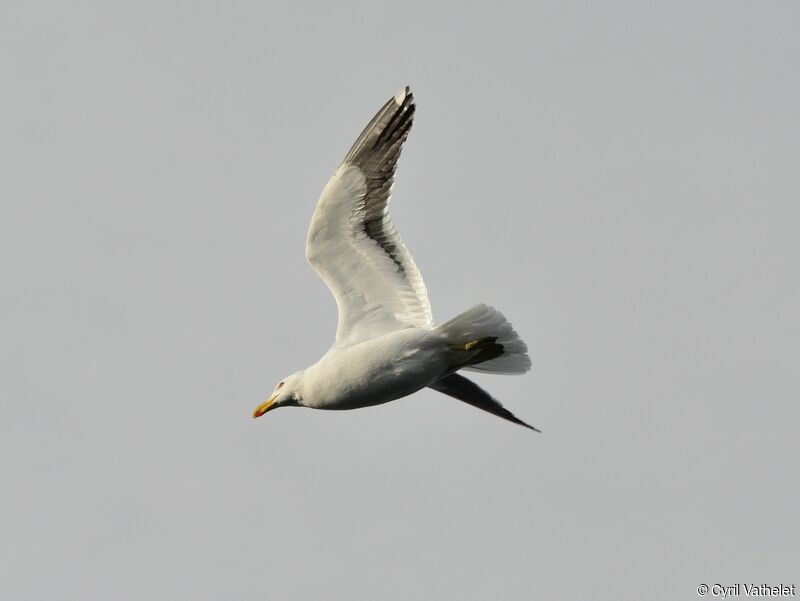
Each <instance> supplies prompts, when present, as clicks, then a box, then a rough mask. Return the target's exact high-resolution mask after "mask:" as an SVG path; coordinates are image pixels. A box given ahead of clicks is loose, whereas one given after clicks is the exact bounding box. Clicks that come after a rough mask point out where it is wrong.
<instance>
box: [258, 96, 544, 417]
mask: <svg viewBox="0 0 800 601" xmlns="http://www.w3.org/2000/svg"><path fill="white" fill-rule="evenodd" d="M415 110H416V106H415V104H414V95H413V94H412V93H411V89H410V88H409V87H408V86H406V87H405V88H404V89H403V90H401V91H400V92H398V93H397V94H396V95H395V96H394V97H392V98H390V99H389V101H388V102H386V104H384V106H383V108H381V109H380V110H379V111H378V113H377V114H376V115H375V116H374V117H373V118H372V121H370V122H369V124H368V125H367V127H366V128H365V129H364V131H363V132H361V135H360V136H359V137H358V139H357V140H356V142H355V144H353V147H352V148H351V149H350V151H349V152H348V153H347V156H345V158H344V161H342V164H341V165H340V166H339V168H338V169H337V170H336V171H335V172H334V174H333V176H332V177H331V179H330V180H329V181H328V183H327V185H326V186H325V188H324V189H323V190H322V194H321V195H320V198H319V201H318V203H317V208H316V210H315V211H314V215H313V217H312V218H311V225H310V226H309V229H308V238H307V241H306V258H307V259H308V262H309V263H310V264H311V266H312V267H313V268H314V270H315V271H316V272H317V273H318V274H319V276H320V277H321V278H322V280H323V281H324V282H325V284H326V285H327V286H328V288H329V289H330V291H331V292H332V293H333V296H334V297H335V299H336V304H337V306H338V309H339V323H338V326H337V329H336V340H335V342H334V343H333V345H332V346H331V348H330V349H329V350H328V352H327V353H325V355H324V356H323V357H322V359H320V360H319V361H317V362H316V363H315V364H314V365H312V366H310V367H307V368H306V369H303V370H300V371H298V372H296V373H293V374H292V375H290V376H288V377H287V378H284V379H283V380H281V381H280V382H279V383H278V385H277V386H276V387H275V389H274V390H273V393H272V395H271V396H270V398H269V399H268V400H266V401H265V402H263V403H261V404H260V405H259V406H258V407H257V408H256V410H255V411H254V413H253V417H261V416H262V415H264V414H265V413H267V412H268V411H272V410H273V409H276V408H278V407H287V406H288V407H310V408H312V409H331V410H333V409H357V408H361V407H368V406H372V405H379V404H381V403H387V402H389V401H393V400H396V399H399V398H402V397H405V396H408V395H410V394H413V393H415V392H417V391H418V390H422V389H423V388H426V387H427V388H432V389H434V390H438V391H439V392H442V393H444V394H446V395H449V396H451V397H454V398H456V399H458V400H460V401H464V402H465V403H468V404H470V405H473V406H474V407H478V408H480V409H483V410H484V411H488V412H489V413H492V414H494V415H496V416H498V417H501V418H503V419H506V420H508V421H511V422H514V423H516V424H520V425H522V426H525V427H527V428H530V429H531V430H536V431H537V432H538V431H539V430H538V429H537V428H534V427H533V426H531V425H530V424H527V423H525V422H524V421H522V420H521V419H519V418H517V417H515V416H514V415H513V414H512V413H511V412H510V411H509V410H508V409H506V408H504V407H503V405H502V404H501V403H500V402H499V401H497V400H496V399H495V398H493V397H492V396H491V395H490V394H489V393H488V392H486V391H485V390H483V389H482V388H481V387H479V386H478V385H477V384H475V383H474V382H472V381H470V380H468V379H467V378H465V377H464V376H462V375H461V374H459V373H456V372H459V371H461V370H469V371H476V372H484V373H494V374H522V373H525V372H527V371H528V370H529V369H530V367H531V361H530V358H529V357H528V349H527V346H526V345H525V343H524V342H523V341H522V340H521V339H520V337H519V336H518V335H517V333H516V332H515V331H514V328H513V327H512V326H511V324H510V323H509V322H508V320H507V319H506V318H505V317H504V316H503V314H502V313H500V312H499V311H498V310H496V309H494V308H493V307H490V306H488V305H486V304H479V305H475V306H474V307H472V308H471V309H468V310H467V311H464V312H463V313H461V314H460V315H457V316H456V317H454V318H453V319H451V320H449V321H446V322H444V323H442V324H440V325H435V324H434V321H433V315H432V313H431V306H430V303H429V302H428V292H427V290H426V288H425V283H424V282H423V281H422V276H421V275H420V272H419V269H417V266H416V264H415V263H414V260H413V259H412V258H411V254H410V253H409V252H408V249H407V248H406V246H405V245H404V244H403V242H402V240H401V239H400V236H399V235H398V233H397V230H395V228H394V226H393V225H392V221H391V219H390V218H389V212H388V207H389V199H390V198H391V194H392V187H393V185H394V175H395V170H396V168H397V161H398V159H399V158H400V151H401V150H402V148H403V143H404V142H405V141H406V138H407V137H408V133H409V131H410V130H411V124H412V121H413V117H414V111H415Z"/></svg>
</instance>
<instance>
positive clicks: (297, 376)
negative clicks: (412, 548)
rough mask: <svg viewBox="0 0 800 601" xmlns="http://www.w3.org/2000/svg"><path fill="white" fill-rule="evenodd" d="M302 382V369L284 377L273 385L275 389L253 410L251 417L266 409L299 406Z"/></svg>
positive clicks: (263, 412) (258, 415) (301, 398)
mask: <svg viewBox="0 0 800 601" xmlns="http://www.w3.org/2000/svg"><path fill="white" fill-rule="evenodd" d="M302 383H303V372H302V371H298V372H295V373H293V374H292V375H291V376H289V377H288V378H284V379H283V380H281V381H280V382H278V385H277V386H275V390H273V391H272V395H271V396H270V397H269V398H268V399H267V400H266V401H264V402H263V403H261V404H260V405H259V406H258V407H256V410H255V411H253V417H254V418H255V417H261V416H262V415H264V414H265V413H266V412H267V411H272V410H273V409H276V408H277V407H299V406H300V403H301V401H302V400H303V397H302V396H301V395H300V387H301V385H302Z"/></svg>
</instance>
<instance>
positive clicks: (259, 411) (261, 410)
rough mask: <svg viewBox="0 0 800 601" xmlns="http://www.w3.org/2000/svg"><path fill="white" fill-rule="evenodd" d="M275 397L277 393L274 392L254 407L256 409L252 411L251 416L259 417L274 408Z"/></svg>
mask: <svg viewBox="0 0 800 601" xmlns="http://www.w3.org/2000/svg"><path fill="white" fill-rule="evenodd" d="M277 397H278V395H277V394H276V395H274V396H272V397H271V398H269V399H268V400H266V401H264V402H263V403H261V404H260V405H259V406H258V407H256V410H255V411H253V418H254V419H255V418H256V417H261V416H262V415H264V414H265V413H266V412H267V411H269V410H270V409H274V408H275V407H276V406H277V403H276V402H275V399H276V398H277Z"/></svg>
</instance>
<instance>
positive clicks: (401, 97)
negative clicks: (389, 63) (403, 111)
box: [394, 86, 411, 106]
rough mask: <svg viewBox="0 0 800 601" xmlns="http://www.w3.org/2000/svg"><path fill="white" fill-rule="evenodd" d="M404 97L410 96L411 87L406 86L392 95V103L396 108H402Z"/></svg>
mask: <svg viewBox="0 0 800 601" xmlns="http://www.w3.org/2000/svg"><path fill="white" fill-rule="evenodd" d="M406 96H411V86H406V87H404V88H403V89H402V90H400V91H399V92H398V93H397V94H395V95H394V102H395V104H397V106H402V104H403V102H404V101H405V99H406Z"/></svg>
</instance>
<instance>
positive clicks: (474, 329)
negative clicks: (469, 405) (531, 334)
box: [436, 304, 531, 400]
mask: <svg viewBox="0 0 800 601" xmlns="http://www.w3.org/2000/svg"><path fill="white" fill-rule="evenodd" d="M436 331H437V332H439V333H440V334H442V335H443V336H444V337H445V338H446V339H447V341H448V344H449V346H450V348H452V349H453V350H456V351H463V353H459V354H458V355H459V356H458V358H457V361H458V363H456V364H455V365H453V371H455V370H458V369H467V370H470V371H479V372H485V373H493V374H524V373H525V372H526V371H528V370H529V369H530V368H531V359H530V357H528V347H527V346H526V345H525V343H524V342H523V341H522V339H521V338H520V337H519V336H518V335H517V333H516V332H515V331H514V328H513V327H512V326H511V324H510V323H509V322H508V320H507V319H506V318H505V317H504V316H503V314H502V313H500V311H498V310H497V309H495V308H494V307H490V306H489V305H484V304H480V305H475V306H474V307H472V308H471V309H467V310H466V311H464V312H463V313H461V314H460V315H456V316H455V317H454V318H453V319H451V320H450V321H446V322H445V323H443V324H442V325H440V326H437V327H436ZM467 382H469V380H467ZM473 386H474V385H473ZM476 388H477V387H476ZM489 398H491V397H489ZM462 400H463V399H462Z"/></svg>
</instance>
